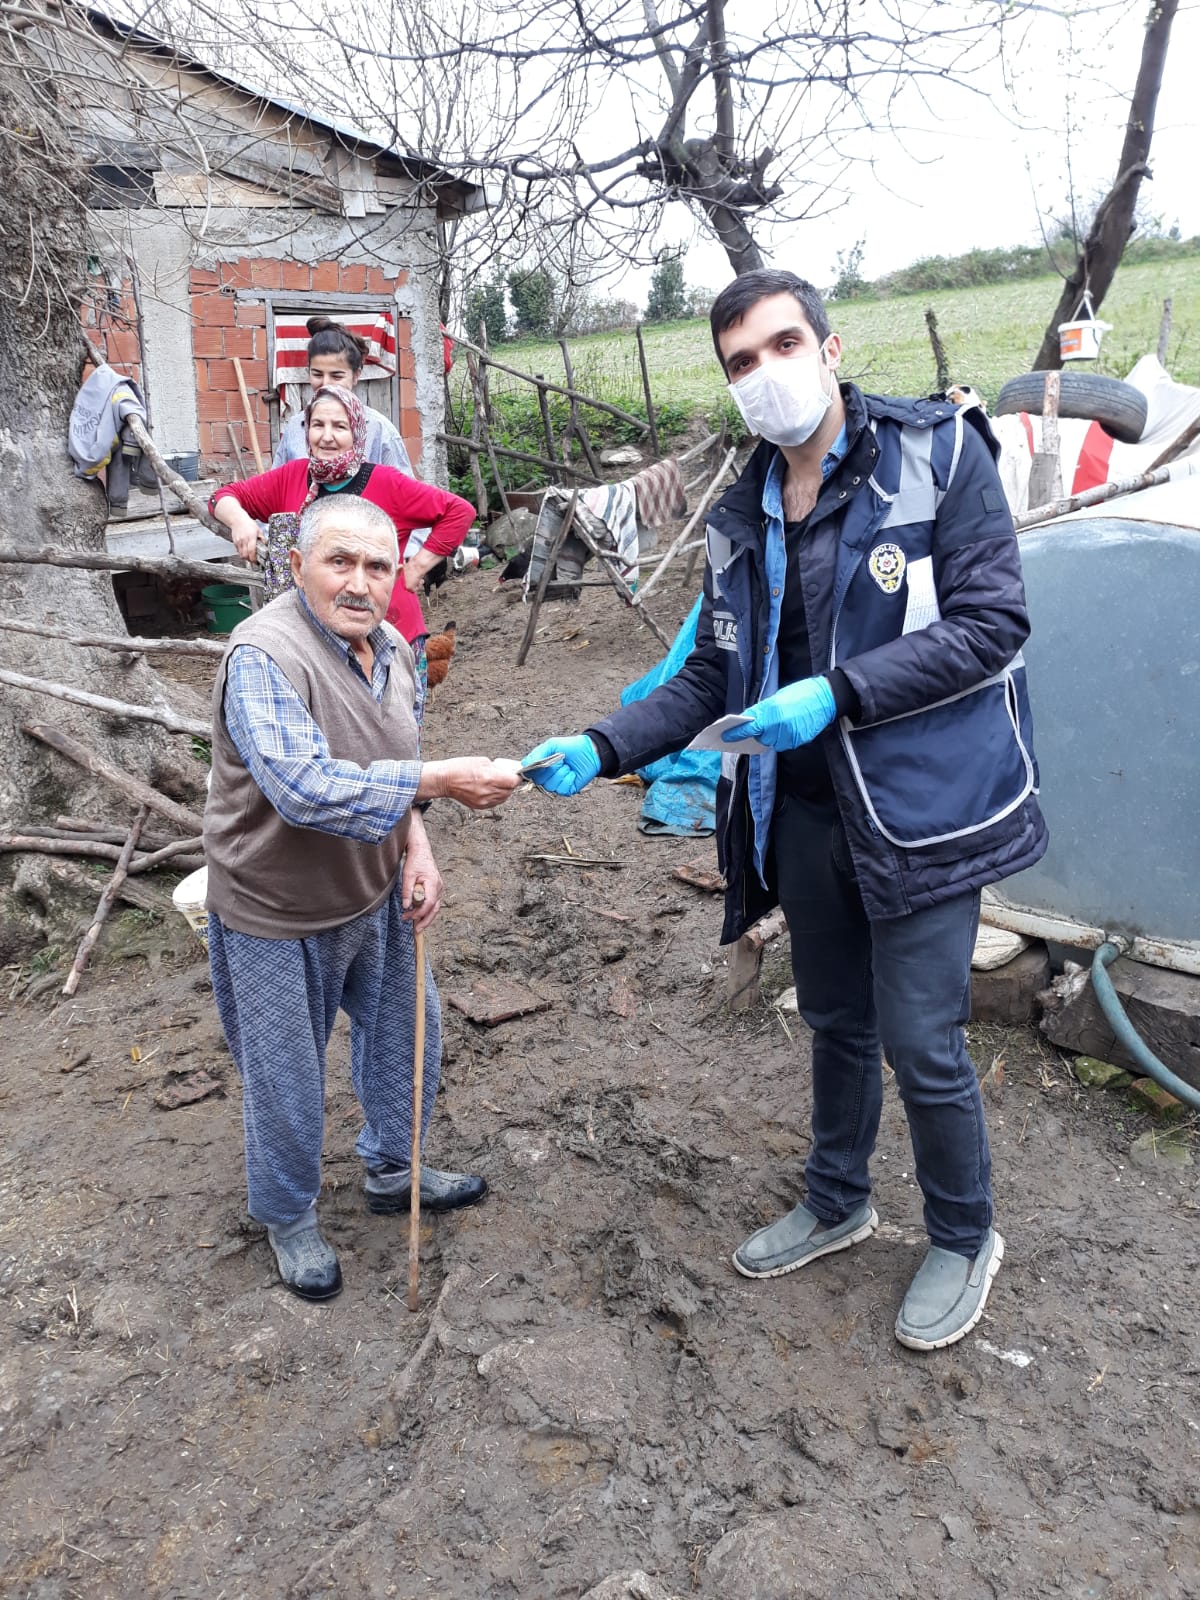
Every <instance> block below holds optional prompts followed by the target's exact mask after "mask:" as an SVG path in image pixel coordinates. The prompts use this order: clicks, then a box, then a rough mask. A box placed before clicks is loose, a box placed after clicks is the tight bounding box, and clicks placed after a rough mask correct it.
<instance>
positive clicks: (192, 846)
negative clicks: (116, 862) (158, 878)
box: [129, 834, 204, 876]
mask: <svg viewBox="0 0 1200 1600" xmlns="http://www.w3.org/2000/svg"><path fill="white" fill-rule="evenodd" d="M197 854H198V855H199V856H200V859H201V862H202V861H203V859H204V835H203V834H197V835H196V836H195V837H194V838H192V839H172V840H171V842H170V844H164V845H161V846H160V847H159V848H158V849H157V850H153V851H151V852H150V854H149V855H146V856H139V857H138V859H137V860H136V861H135V862H134V863H133V864H132V866H131V867H130V868H129V872H130V875H131V876H132V875H133V874H134V873H140V872H150V871H151V870H152V869H153V868H154V867H158V866H161V865H162V863H163V862H164V861H171V860H174V858H175V857H176V856H188V857H191V856H192V855H197Z"/></svg>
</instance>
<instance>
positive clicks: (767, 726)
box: [721, 678, 837, 750]
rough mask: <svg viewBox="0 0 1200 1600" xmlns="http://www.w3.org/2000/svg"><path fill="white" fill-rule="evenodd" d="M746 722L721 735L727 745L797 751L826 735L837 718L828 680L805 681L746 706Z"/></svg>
mask: <svg viewBox="0 0 1200 1600" xmlns="http://www.w3.org/2000/svg"><path fill="white" fill-rule="evenodd" d="M746 714H747V716H748V718H749V721H747V722H740V723H739V724H738V725H737V727H736V728H729V729H727V730H726V732H725V733H723V734H722V735H721V739H722V741H723V742H724V743H725V744H734V745H736V744H737V742H738V740H739V739H758V740H760V741H761V742H762V743H763V744H765V745H769V746H770V748H771V749H772V750H795V749H797V748H798V747H799V746H800V745H802V744H808V743H809V741H810V740H812V739H815V738H816V737H817V735H818V734H819V733H823V732H824V731H825V729H826V728H827V727H828V726H829V724H830V723H831V722H832V721H833V719H834V717H835V716H836V715H837V706H836V704H835V703H834V698H833V690H832V689H831V688H830V686H829V680H828V678H802V679H801V680H800V682H799V683H789V684H788V685H787V687H786V688H783V689H779V690H777V692H776V693H775V694H771V695H768V696H767V698H766V699H765V700H760V701H759V702H758V704H757V705H753V706H747V707H746Z"/></svg>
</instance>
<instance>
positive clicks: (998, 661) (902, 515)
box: [589, 384, 1047, 942]
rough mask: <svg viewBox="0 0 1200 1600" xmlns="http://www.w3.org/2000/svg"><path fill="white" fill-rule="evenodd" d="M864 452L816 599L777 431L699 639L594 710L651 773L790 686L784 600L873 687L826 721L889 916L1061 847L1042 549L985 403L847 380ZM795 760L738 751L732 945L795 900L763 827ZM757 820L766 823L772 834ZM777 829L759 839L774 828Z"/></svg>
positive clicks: (836, 487) (845, 813)
mask: <svg viewBox="0 0 1200 1600" xmlns="http://www.w3.org/2000/svg"><path fill="white" fill-rule="evenodd" d="M842 396H843V400H844V402H845V406H846V424H847V431H848V449H847V452H846V455H845V456H844V457H843V459H842V461H841V462H840V464H839V465H838V467H837V468H836V469H835V471H834V472H833V473H832V474H831V475H830V476H829V478H828V479H827V480H826V481H825V483H824V485H823V486H822V489H821V492H820V494H819V496H818V498H817V502H816V505H815V506H814V507H813V510H812V513H811V514H810V516H809V519H808V525H807V531H806V535H805V539H806V543H805V546H804V549H803V554H802V557H801V564H800V571H801V573H802V574H803V579H802V585H801V591H802V592H801V593H800V594H794V593H790V592H789V593H788V594H787V596H786V600H785V598H784V597H783V595H782V593H781V589H782V581H781V579H780V571H781V568H780V552H781V550H782V548H783V524H782V514H781V510H780V504H779V484H780V482H781V478H782V458H781V457H780V455H779V452H778V451H777V450H776V449H775V447H774V446H773V445H769V444H765V443H764V444H761V445H760V446H759V447H758V449H757V450H756V451H755V453H754V455H753V456H752V457H751V459H750V461H749V463H748V464H747V467H746V469H745V471H744V472H743V473H742V475H741V477H740V478H739V479H738V481H737V483H736V484H734V486H733V487H732V488H731V489H730V490H728V491H727V493H726V494H724V495H723V496H722V498H721V500H720V503H719V504H718V505H717V507H716V508H715V510H714V511H713V512H712V513H711V514H710V517H709V522H708V561H707V563H706V567H705V574H704V600H703V604H702V606H701V611H700V620H699V624H698V626H697V630H696V644H695V648H694V649H693V651H692V653H691V655H690V656H689V657H688V659H687V661H686V662H685V663H684V665H683V667H682V669H681V670H680V671H679V672H678V673H677V674H676V675H675V677H674V678H671V679H670V680H669V681H668V682H667V683H665V684H663V685H662V686H661V687H660V688H658V689H656V690H655V691H654V692H653V693H652V694H651V695H649V696H648V697H647V698H646V699H644V700H640V701H635V702H634V703H633V704H631V705H628V706H624V707H622V708H621V710H619V711H617V712H616V713H614V715H612V716H611V717H608V718H606V719H605V720H604V721H603V722H599V723H597V724H596V725H595V728H594V729H592V730H589V731H594V732H596V733H598V734H601V735H603V736H604V738H605V739H607V740H608V742H609V743H610V745H611V746H612V748H613V750H614V751H615V752H616V757H617V761H618V763H619V770H620V771H622V772H629V771H633V770H635V769H637V768H639V767H643V766H646V765H648V764H649V763H650V762H651V761H654V760H657V759H658V758H659V757H660V756H663V755H667V754H669V753H670V752H672V751H675V750H679V749H681V748H682V747H683V746H684V745H686V744H687V743H688V741H689V740H690V739H692V738H693V737H694V736H695V735H696V734H697V733H698V732H699V731H700V730H701V729H702V728H704V727H706V726H707V725H708V723H710V722H712V721H714V720H715V719H716V718H717V717H719V716H722V715H724V714H725V713H726V712H729V711H743V710H744V709H745V708H746V707H747V706H748V705H751V704H753V703H754V702H755V701H756V700H758V699H760V698H762V696H763V694H764V693H770V692H771V691H772V690H773V689H774V688H775V687H777V686H778V663H777V659H776V636H777V633H778V624H779V612H780V608H781V607H782V605H784V604H785V603H786V604H788V605H795V604H802V605H803V607H804V614H805V621H806V623H807V630H808V637H809V642H810V645H811V648H812V655H813V662H814V670H815V671H818V672H820V671H825V672H832V671H833V670H834V669H839V668H840V669H841V672H842V673H844V674H845V677H846V679H848V680H849V682H850V684H851V685H852V686H853V689H854V692H855V694H857V697H858V703H859V710H858V714H857V715H856V717H855V719H854V721H853V722H851V721H850V719H849V718H848V717H845V716H843V717H840V718H839V719H838V720H837V722H836V723H835V725H834V726H833V727H831V728H830V729H829V730H828V731H827V732H826V733H824V734H823V735H822V736H821V737H822V739H823V741H824V748H825V753H826V756H827V758H828V761H829V769H830V775H831V778H832V781H833V789H834V795H835V798H836V802H837V808H838V812H839V814H840V817H841V821H842V824H843V826H844V828H845V830H846V837H847V841H848V843H849V847H850V851H851V854H852V857H853V861H854V866H855V871H856V873H857V877H858V883H859V888H860V890H861V893H862V897H863V902H864V905H865V907H866V911H867V914H868V916H869V917H871V918H872V919H883V918H889V917H898V916H904V915H906V914H907V913H908V912H910V911H914V910H918V909H920V908H922V907H925V906H931V905H934V904H936V903H937V902H938V901H940V900H945V899H948V898H950V897H951V896H952V895H957V894H962V893H965V892H967V891H969V890H974V889H978V888H981V887H982V886H983V885H985V884H988V883H994V882H995V881H996V880H997V879H999V878H1003V877H1007V876H1008V875H1009V874H1010V873H1013V872H1019V871H1020V870H1021V869H1022V868H1024V867H1028V866H1032V864H1033V863H1034V862H1035V861H1037V860H1038V859H1039V858H1040V857H1041V856H1042V854H1043V853H1044V851H1045V849H1046V842H1047V836H1046V828H1045V824H1044V822H1043V820H1042V816H1041V812H1040V810H1039V808H1038V804H1037V798H1036V796H1037V784H1038V777H1037V764H1036V761H1035V759H1034V755H1033V742H1032V727H1031V722H1030V716H1029V704H1028V699H1027V697H1026V692H1025V668H1024V662H1023V659H1022V656H1021V646H1022V645H1023V643H1024V642H1025V639H1026V638H1027V637H1028V634H1029V625H1028V620H1027V616H1026V610H1025V592H1024V586H1023V584H1022V581H1021V563H1020V558H1019V556H1018V553H1017V540H1016V535H1015V533H1014V532H1013V526H1012V518H1011V516H1010V514H1009V511H1008V507H1007V504H1006V501H1005V499H1004V494H1003V491H1002V489H1001V487H1000V481H999V478H998V476H997V473H996V468H995V453H996V445H995V441H994V439H993V438H992V434H991V430H990V429H989V428H988V426H987V422H986V420H985V419H984V417H983V415H982V413H981V412H980V411H979V410H978V408H966V409H964V410H961V411H960V410H958V409H957V408H956V407H955V406H953V405H952V404H951V403H950V402H948V401H945V400H941V399H934V400H893V399H886V398H881V397H878V396H875V395H863V394H861V393H860V392H859V391H858V390H857V389H856V388H854V387H853V385H850V384H844V385H843V386H842ZM774 792H775V757H774V755H773V754H769V755H766V756H744V755H743V756H737V755H734V754H732V753H731V754H730V755H728V756H724V757H723V758H722V775H721V781H720V783H719V785H718V789H717V847H718V856H719V859H720V863H721V867H722V870H723V872H724V874H725V879H726V883H727V884H728V889H727V893H726V908H725V925H724V930H723V934H722V937H723V939H724V940H725V941H726V942H728V941H731V940H734V939H736V938H738V937H739V936H740V934H741V933H742V932H744V930H745V929H746V928H747V927H748V926H749V925H750V923H752V922H754V921H755V920H756V919H757V918H758V917H760V916H762V915H763V914H764V912H766V911H768V910H769V909H770V908H771V907H772V906H773V905H774V904H775V903H776V896H775V888H774V884H773V882H772V881H771V878H772V873H771V863H770V855H769V852H768V851H767V850H766V849H765V847H764V846H765V840H764V832H765V828H766V827H767V826H768V825H769V817H770V808H771V805H772V804H773V802H774ZM756 816H757V818H758V826H757V829H756V820H755V819H756ZM756 833H757V837H756Z"/></svg>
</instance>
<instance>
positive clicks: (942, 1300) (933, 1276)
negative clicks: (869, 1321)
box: [896, 1228, 1004, 1350]
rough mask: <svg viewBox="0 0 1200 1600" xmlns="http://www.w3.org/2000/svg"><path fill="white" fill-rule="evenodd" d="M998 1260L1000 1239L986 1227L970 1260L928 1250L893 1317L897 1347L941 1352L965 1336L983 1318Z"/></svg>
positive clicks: (1001, 1250)
mask: <svg viewBox="0 0 1200 1600" xmlns="http://www.w3.org/2000/svg"><path fill="white" fill-rule="evenodd" d="M1003 1260H1004V1240H1003V1239H1002V1238H1001V1236H1000V1235H999V1234H998V1233H997V1232H996V1230H995V1228H989V1229H988V1235H987V1238H986V1239H985V1240H984V1241H983V1248H982V1249H981V1250H980V1252H979V1254H978V1255H977V1256H976V1257H975V1259H974V1261H971V1260H969V1259H968V1258H967V1257H966V1256H960V1255H956V1254H955V1253H954V1251H953V1250H941V1249H939V1248H938V1246H937V1245H934V1246H932V1247H931V1249H930V1251H929V1254H928V1255H927V1256H926V1257H925V1260H924V1261H923V1262H922V1264H921V1269H920V1271H919V1272H918V1273H917V1275H916V1277H915V1278H914V1279H913V1281H912V1284H911V1285H910V1287H909V1291H908V1293H907V1294H906V1295H905V1296H904V1304H903V1305H902V1306H901V1307H900V1315H899V1316H898V1317H897V1318H896V1337H897V1339H899V1341H900V1343H901V1344H903V1345H907V1346H908V1348H909V1349H910V1350H941V1349H942V1348H943V1347H944V1346H945V1345H948V1344H955V1343H956V1342H957V1341H958V1340H959V1339H962V1338H965V1337H966V1335H967V1334H968V1333H970V1331H971V1329H972V1328H973V1327H974V1326H975V1324H976V1323H977V1322H978V1321H979V1319H980V1317H981V1316H982V1315H983V1308H984V1306H985V1305H987V1297H988V1290H989V1289H990V1288H991V1287H992V1279H993V1278H994V1277H995V1276H996V1274H997V1273H998V1272H999V1271H1000V1263H1001V1261H1003Z"/></svg>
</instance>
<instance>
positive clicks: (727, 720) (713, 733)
mask: <svg viewBox="0 0 1200 1600" xmlns="http://www.w3.org/2000/svg"><path fill="white" fill-rule="evenodd" d="M749 721H750V718H749V717H748V716H747V715H746V714H745V712H742V711H731V712H730V713H729V715H728V716H725V717H718V718H717V720H716V721H715V722H710V723H709V725H708V727H707V728H703V729H701V731H700V732H699V733H698V734H697V735H696V737H695V738H694V739H693V740H692V742H691V744H689V745H688V746H687V749H689V750H719V751H720V752H721V754H722V755H725V754H727V753H728V752H730V751H732V752H733V754H734V755H738V756H761V755H764V754H765V753H766V751H767V750H768V748H769V746H767V745H765V744H762V743H761V742H760V741H759V740H758V739H739V740H738V741H737V743H736V744H727V743H726V742H725V740H724V739H722V738H721V735H722V734H723V733H725V732H727V731H728V730H729V729H730V728H736V727H739V726H740V725H741V724H742V723H743V722H749Z"/></svg>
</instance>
